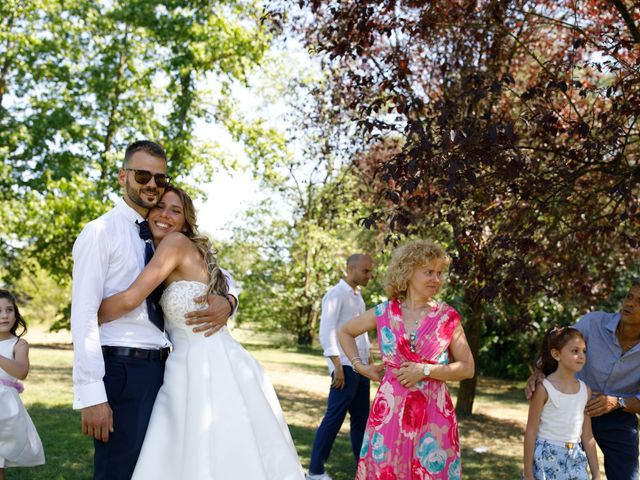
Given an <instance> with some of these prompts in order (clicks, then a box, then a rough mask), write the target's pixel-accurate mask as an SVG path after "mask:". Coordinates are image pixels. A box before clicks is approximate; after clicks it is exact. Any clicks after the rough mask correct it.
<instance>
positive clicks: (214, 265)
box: [160, 185, 229, 296]
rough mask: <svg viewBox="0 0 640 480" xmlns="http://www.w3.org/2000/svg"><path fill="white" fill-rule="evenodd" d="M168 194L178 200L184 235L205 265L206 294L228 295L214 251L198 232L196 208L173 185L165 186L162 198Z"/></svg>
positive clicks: (184, 193)
mask: <svg viewBox="0 0 640 480" xmlns="http://www.w3.org/2000/svg"><path fill="white" fill-rule="evenodd" d="M169 192H173V193H175V194H176V195H177V196H178V198H179V199H180V202H181V203H182V211H183V214H184V226H185V232H184V234H185V235H186V236H187V237H189V239H190V240H191V241H192V242H193V243H194V244H195V246H196V247H197V248H198V250H199V251H200V253H201V254H202V257H203V258H204V261H205V262H206V264H207V270H208V271H209V285H208V288H207V293H215V294H217V295H222V296H225V295H226V294H227V293H229V285H228V283H227V277H225V275H224V273H223V272H222V270H220V267H219V266H218V259H217V257H216V251H215V250H214V249H213V247H212V246H211V242H210V241H209V239H208V238H207V237H206V236H204V235H202V234H200V232H198V225H197V223H196V222H197V218H196V208H195V207H194V206H193V201H192V200H191V197H190V196H189V194H188V193H187V192H185V191H184V190H183V189H181V188H179V187H176V186H174V185H167V187H166V188H165V190H164V193H163V194H162V196H163V197H164V196H165V195H166V194H167V193H169ZM160 199H161V200H162V197H160Z"/></svg>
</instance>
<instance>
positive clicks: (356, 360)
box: [349, 357, 364, 369]
mask: <svg viewBox="0 0 640 480" xmlns="http://www.w3.org/2000/svg"><path fill="white" fill-rule="evenodd" d="M349 361H350V362H351V366H352V367H353V368H354V369H355V368H356V363H358V362H360V363H361V364H362V365H364V362H363V361H362V359H361V358H360V357H353V358H350V359H349Z"/></svg>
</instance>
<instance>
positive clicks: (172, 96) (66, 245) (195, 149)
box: [0, 0, 271, 282]
mask: <svg viewBox="0 0 640 480" xmlns="http://www.w3.org/2000/svg"><path fill="white" fill-rule="evenodd" d="M0 26H1V27H2V28H1V29H0V30H1V31H0V57H1V58H2V59H3V60H2V62H1V65H0V187H2V188H1V189H0V190H1V192H2V193H0V196H1V198H2V200H3V206H5V205H6V206H8V208H4V209H3V210H2V211H1V212H0V232H1V233H2V235H1V238H2V244H1V246H2V252H1V253H0V260H1V261H2V263H3V264H4V265H5V267H6V268H7V270H8V271H9V272H10V274H11V275H15V274H16V272H18V271H19V270H20V265H23V264H27V262H26V261H25V259H27V258H28V259H33V260H35V261H36V262H37V263H38V264H39V265H40V266H41V267H42V268H44V269H46V270H47V271H49V272H50V273H51V274H52V275H53V276H54V277H55V278H57V279H58V280H59V281H61V282H68V280H69V274H70V271H71V261H70V255H71V247H72V245H73V242H74V240H75V237H76V236H77V234H78V232H79V230H80V229H81V228H82V226H83V225H84V224H85V223H86V222H87V221H89V220H90V219H92V218H95V217H96V216H98V215H100V214H101V213H103V212H104V211H106V210H107V209H108V208H109V204H110V203H111V200H112V199H113V197H114V196H116V195H117V194H118V192H119V187H118V185H117V182H116V175H115V173H116V171H117V169H118V167H119V164H120V162H121V158H122V152H123V150H124V148H125V146H126V145H127V144H128V143H130V142H131V141H134V140H136V139H140V138H151V139H153V140H156V141H159V142H160V143H161V144H163V145H164V146H165V147H166V149H167V151H168V154H169V157H170V174H171V175H172V176H173V177H174V178H176V177H177V178H180V177H185V176H186V175H188V174H192V173H197V175H198V177H197V179H196V183H197V184H200V183H204V182H206V181H207V180H208V179H210V176H211V173H212V172H213V169H214V167H215V162H216V161H217V160H218V158H219V157H218V156H217V153H216V149H215V145H214V144H213V143H212V142H208V141H205V140H202V139H198V138H197V137H196V135H195V133H194V132H195V131H196V128H197V126H198V125H200V128H202V126H203V125H206V124H207V123H211V122H212V121H213V119H214V118H215V115H216V113H217V110H218V102H219V99H218V98H216V97H215V96H214V94H213V93H212V92H210V91H209V90H210V89H209V88H208V86H209V85H210V84H215V83H224V84H231V83H233V82H244V81H245V80H246V75H247V73H248V72H249V71H250V70H251V69H252V68H255V67H256V66H257V65H258V64H259V62H260V60H261V58H262V55H263V53H264V51H265V50H266V48H267V47H268V45H269V43H270V41H271V34H270V32H269V27H270V24H269V21H268V19H267V18H266V17H265V16H264V15H263V12H262V10H261V8H260V7H259V5H258V2H253V1H251V0H247V1H242V0H237V1H236V0H230V1H224V2H216V1H203V2H190V1H181V0H176V1H171V2H159V1H153V0H136V1H134V2H121V1H114V2H104V1H95V0H70V1H68V2H58V1H53V0H41V1H37V2H25V1H20V0H10V1H8V2H3V3H2V5H1V6H0ZM194 190H197V189H195V188H194Z"/></svg>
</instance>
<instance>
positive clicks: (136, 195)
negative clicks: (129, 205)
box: [125, 178, 160, 209]
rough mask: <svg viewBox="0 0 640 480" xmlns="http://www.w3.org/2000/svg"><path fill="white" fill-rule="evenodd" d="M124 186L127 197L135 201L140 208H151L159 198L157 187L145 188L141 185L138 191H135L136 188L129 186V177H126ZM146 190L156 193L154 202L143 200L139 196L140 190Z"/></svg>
mask: <svg viewBox="0 0 640 480" xmlns="http://www.w3.org/2000/svg"><path fill="white" fill-rule="evenodd" d="M125 188H126V189H127V196H128V197H129V199H130V200H131V201H132V202H133V203H135V204H136V205H138V206H139V207H142V208H147V209H148V208H153V207H155V206H156V205H157V203H158V200H160V191H159V190H158V188H146V186H144V187H142V188H141V189H140V190H139V191H136V189H134V188H133V187H132V186H131V183H130V182H129V179H128V178H127V181H126V183H125ZM144 190H146V191H148V192H154V193H155V194H156V200H155V201H154V202H148V201H146V200H144V199H143V198H142V197H141V196H140V192H141V191H144Z"/></svg>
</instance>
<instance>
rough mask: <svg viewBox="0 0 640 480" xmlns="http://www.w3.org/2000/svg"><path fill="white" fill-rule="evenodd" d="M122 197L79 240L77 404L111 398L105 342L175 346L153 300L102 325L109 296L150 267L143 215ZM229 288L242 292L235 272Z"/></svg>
mask: <svg viewBox="0 0 640 480" xmlns="http://www.w3.org/2000/svg"><path fill="white" fill-rule="evenodd" d="M143 220H144V218H143V217H142V216H140V214H139V213H138V212H136V211H135V210H134V209H133V208H131V207H130V206H129V205H127V204H126V202H125V201H124V200H123V199H122V200H120V202H119V203H118V204H117V205H116V206H115V207H114V208H113V209H112V210H110V211H109V212H107V213H105V214H104V215H102V216H101V217H100V218H97V219H96V220H93V221H91V222H89V223H88V224H87V225H86V226H85V227H84V229H83V230H82V232H81V233H80V235H79V236H78V238H77V239H76V242H75V243H74V245H73V285H72V293H71V334H72V337H73V351H74V358H73V385H74V398H73V408H74V409H81V408H85V407H90V406H92V405H96V404H99V403H103V402H106V401H107V395H106V392H105V388H104V383H103V381H102V378H103V377H104V374H105V369H104V359H103V356H102V346H103V345H111V346H124V347H135V348H145V349H160V348H164V347H168V346H170V342H169V340H168V338H167V336H166V335H165V333H164V332H161V331H160V330H159V329H158V328H157V327H156V326H155V325H153V324H152V323H151V321H150V320H149V316H148V314H147V302H146V301H143V302H142V303H141V304H140V305H138V306H137V307H136V308H135V309H134V310H132V311H130V312H129V313H126V314H125V315H123V316H122V317H120V318H119V319H117V320H115V321H113V322H108V323H105V324H103V325H101V326H98V309H99V308H100V303H101V302H102V299H103V298H106V297H109V296H111V295H114V294H116V293H119V292H122V291H124V290H126V289H127V288H129V286H130V285H131V284H132V283H133V282H134V281H135V279H136V278H137V277H138V275H140V273H141V272H142V270H143V269H144V241H143V240H142V239H141V238H140V235H139V232H140V230H139V227H138V226H137V225H136V221H143ZM227 278H228V279H229V280H230V281H229V293H231V294H232V295H234V296H235V297H236V298H238V295H237V291H236V289H235V285H234V284H233V281H232V280H231V279H230V277H227Z"/></svg>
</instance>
